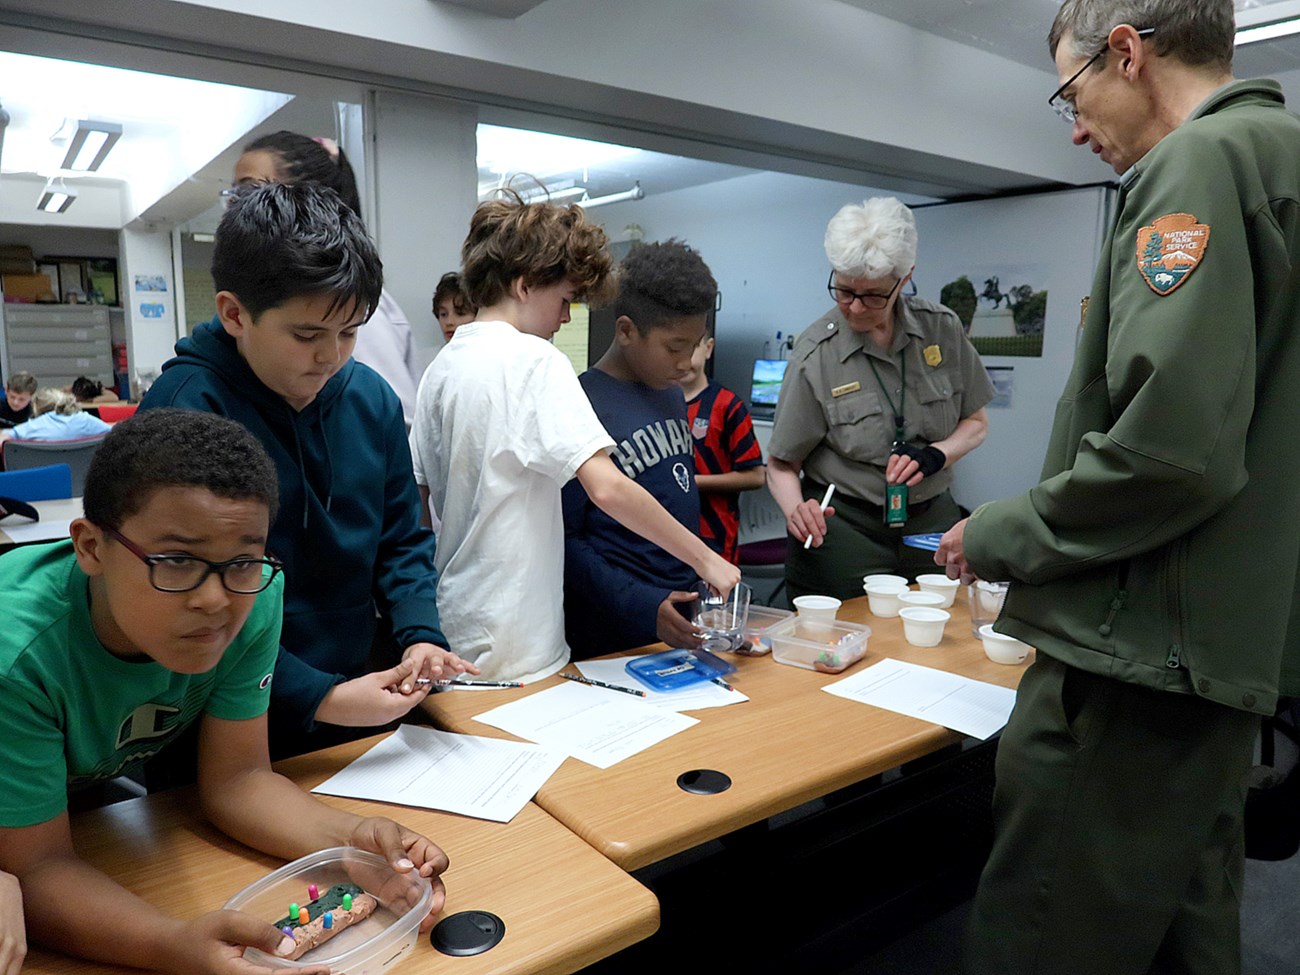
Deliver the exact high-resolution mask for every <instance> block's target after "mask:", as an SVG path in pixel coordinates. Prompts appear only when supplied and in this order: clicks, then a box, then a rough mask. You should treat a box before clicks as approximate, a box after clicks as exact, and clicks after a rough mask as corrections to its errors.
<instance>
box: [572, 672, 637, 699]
mask: <svg viewBox="0 0 1300 975" xmlns="http://www.w3.org/2000/svg"><path fill="white" fill-rule="evenodd" d="M559 676H560V677H563V678H564V679H565V680H576V681H577V682H578V683H579V684H590V685H591V686H592V687H603V688H605V690H607V691H622V692H623V693H624V694H635V695H636V696H637V697H645V691H638V690H636V689H634V688H631V687H619V686H618V685H617V684H606V683H605V682H604V681H603V680H592V679H591V678H590V677H579V676H578V675H577V674H560V675H559Z"/></svg>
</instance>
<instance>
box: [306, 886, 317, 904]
mask: <svg viewBox="0 0 1300 975" xmlns="http://www.w3.org/2000/svg"><path fill="white" fill-rule="evenodd" d="M319 896H320V891H319V890H317V889H316V885H315V884H308V885H307V899H308V900H311V901H314V900H315V899H316V898H317V897H319Z"/></svg>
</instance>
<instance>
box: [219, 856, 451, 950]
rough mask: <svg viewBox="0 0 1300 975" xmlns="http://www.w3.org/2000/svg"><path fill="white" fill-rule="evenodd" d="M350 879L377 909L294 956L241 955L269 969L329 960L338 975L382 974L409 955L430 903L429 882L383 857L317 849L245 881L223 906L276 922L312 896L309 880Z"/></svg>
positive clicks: (325, 883)
mask: <svg viewBox="0 0 1300 975" xmlns="http://www.w3.org/2000/svg"><path fill="white" fill-rule="evenodd" d="M341 883H354V884H357V885H359V886H360V887H361V888H362V889H363V890H364V891H365V892H366V893H368V894H371V895H373V896H374V898H375V899H376V900H377V901H378V902H379V907H377V908H376V909H375V913H374V914H372V915H370V917H368V918H366V919H365V920H364V921H361V922H359V923H357V924H354V925H352V926H351V927H349V928H347V929H345V930H343V931H340V932H339V933H338V934H336V935H335V936H334V937H333V938H331V939H330V940H329V941H327V942H325V943H324V944H323V945H320V946H319V947H317V948H313V949H312V950H311V951H309V952H307V953H306V954H305V955H303V956H302V957H301V958H299V959H297V960H296V961H287V960H285V959H283V958H279V957H277V956H275V955H268V954H266V953H265V952H262V951H259V950H257V949H256V948H249V949H247V950H246V951H245V952H244V957H245V958H246V959H248V960H249V961H251V962H253V963H254V964H257V965H263V966H265V967H267V968H281V969H283V968H306V967H308V966H310V965H329V967H330V970H331V971H332V972H334V973H336V975H380V973H381V972H385V971H387V970H388V969H389V968H391V967H392V966H393V965H395V964H396V963H397V962H398V960H399V959H401V958H404V957H405V956H406V955H408V954H409V953H410V951H411V949H412V948H414V947H415V943H416V941H417V940H418V938H419V929H420V922H421V921H422V920H423V919H424V917H425V915H427V914H428V913H429V906H430V904H432V903H433V885H432V884H430V882H429V880H428V878H427V877H421V876H419V874H418V873H416V872H414V871H412V872H411V873H398V872H397V871H395V870H394V869H393V868H392V867H391V866H390V865H389V864H388V862H387V861H386V860H384V858H383V857H380V856H376V855H375V854H373V853H367V852H366V851H365V850H358V849H355V848H353V847H350V846H336V847H332V848H330V849H328V850H321V851H320V852H319V853H313V854H311V855H310V856H305V857H303V858H302V859H300V860H294V861H293V863H288V864H285V865H284V866H283V867H281V868H280V869H279V870H276V871H273V872H272V873H269V874H267V875H266V876H265V877H263V878H262V879H261V880H258V881H257V882H255V883H252V884H249V885H248V886H247V887H245V888H244V889H243V890H241V891H240V892H239V893H237V894H236V895H235V896H234V897H232V898H230V900H228V901H226V904H225V906H226V908H227V909H228V910H232V911H243V912H245V913H247V914H252V915H253V916H254V917H259V918H262V919H263V920H265V921H266V922H267V923H268V924H274V923H275V921H276V920H277V919H278V918H282V917H284V916H285V914H286V913H287V912H288V910H289V905H290V904H292V903H296V904H303V905H305V904H306V903H307V902H308V901H309V900H310V899H311V898H310V897H309V896H308V891H307V885H308V884H315V885H316V887H317V888H318V889H319V890H322V891H324V890H326V889H327V888H329V887H332V886H333V885H334V884H341Z"/></svg>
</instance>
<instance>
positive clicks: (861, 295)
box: [826, 268, 903, 311]
mask: <svg viewBox="0 0 1300 975" xmlns="http://www.w3.org/2000/svg"><path fill="white" fill-rule="evenodd" d="M902 283H903V279H902V278H899V279H898V280H897V281H895V282H894V286H893V287H892V288H890V289H889V291H887V292H885V293H883V294H882V293H881V292H879V291H851V290H849V289H848V288H845V287H842V286H840V285H838V284H836V283H835V270H834V269H833V268H832V269H831V276H830V277H829V278H827V279H826V290H827V291H828V292H829V293H830V296H831V297H832V298H834V299H835V300H836V302H838V303H839V304H841V305H846V306H847V305H851V304H853V301H854V299H857V300H858V301H860V302H862V307H863V308H871V309H874V310H875V311H879V310H880V309H881V308H884V307H886V306H887V305H888V304H889V302H890V299H892V298H893V297H894V295H895V293H896V292H897V291H898V289H899V287H900V286H901V285H902Z"/></svg>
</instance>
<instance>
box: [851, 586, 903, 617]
mask: <svg viewBox="0 0 1300 975" xmlns="http://www.w3.org/2000/svg"><path fill="white" fill-rule="evenodd" d="M862 588H863V589H864V590H865V591H866V593H867V603H868V604H869V605H870V607H871V615H873V616H880V617H882V618H884V619H893V618H894V617H895V616H897V615H898V611H899V610H900V609H902V608H903V604H902V603H900V602H899V601H898V597H899V596H900V595H902V594H903V593H905V592H907V591H908V589H907V586H906V584H904V585H901V586H900V585H899V584H898V583H896V582H891V581H889V580H884V581H881V580H872V581H871V582H868V583H866V584H865V585H864V586H863V587H862Z"/></svg>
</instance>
